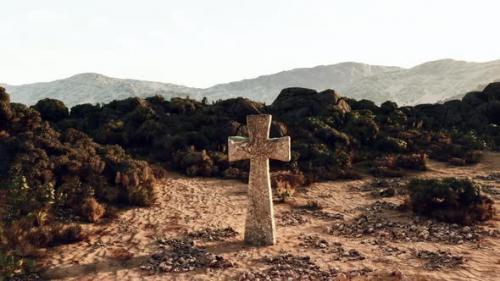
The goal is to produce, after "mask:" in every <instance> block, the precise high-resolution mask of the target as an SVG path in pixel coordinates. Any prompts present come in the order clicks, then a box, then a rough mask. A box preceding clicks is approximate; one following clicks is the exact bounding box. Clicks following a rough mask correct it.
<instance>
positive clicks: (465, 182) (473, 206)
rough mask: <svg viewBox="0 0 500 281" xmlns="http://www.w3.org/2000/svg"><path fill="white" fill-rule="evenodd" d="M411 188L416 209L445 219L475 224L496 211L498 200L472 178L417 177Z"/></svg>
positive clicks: (412, 205)
mask: <svg viewBox="0 0 500 281" xmlns="http://www.w3.org/2000/svg"><path fill="white" fill-rule="evenodd" d="M408 190H409V200H408V204H409V206H410V208H411V209H412V210H413V211H414V212H416V213H419V214H422V215H426V216H428V217H432V218H436V219H438V220H441V221H445V222H450V223H460V224H472V223H475V222H478V221H485V220H488V219H491V218H492V217H493V216H494V214H495V208H494V206H493V205H494V201H493V200H492V199H491V198H489V197H488V196H486V195H484V194H483V193H482V192H481V186H480V185H479V184H477V183H475V182H473V181H472V180H469V179H455V178H444V179H414V180H412V181H411V182H410V183H409V184H408Z"/></svg>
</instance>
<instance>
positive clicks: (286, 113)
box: [270, 88, 351, 120]
mask: <svg viewBox="0 0 500 281" xmlns="http://www.w3.org/2000/svg"><path fill="white" fill-rule="evenodd" d="M270 109H271V111H272V113H274V114H276V115H278V116H280V117H281V118H282V119H285V120H291V119H302V118H304V117H308V116H313V115H314V116H318V115H326V114H327V113H332V112H339V113H341V114H345V113H347V112H350V111H351V107H350V106H349V104H348V103H347V101H346V100H344V99H343V98H342V97H341V96H340V95H339V94H338V93H337V92H335V91H334V90H325V91H323V92H319V93H318V92H317V91H315V90H311V89H306V88H286V89H283V90H282V91H281V93H280V94H279V95H278V97H277V98H276V100H275V101H274V102H273V103H272V104H271V106H270Z"/></svg>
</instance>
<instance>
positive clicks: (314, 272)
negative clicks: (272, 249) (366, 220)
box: [238, 254, 372, 281]
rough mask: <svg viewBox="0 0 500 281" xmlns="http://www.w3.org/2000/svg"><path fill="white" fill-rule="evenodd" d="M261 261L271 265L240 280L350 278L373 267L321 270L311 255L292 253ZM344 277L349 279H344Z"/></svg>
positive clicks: (246, 274)
mask: <svg viewBox="0 0 500 281" xmlns="http://www.w3.org/2000/svg"><path fill="white" fill-rule="evenodd" d="M261 262H263V263H265V264H267V265H270V267H268V268H267V269H265V270H263V271H251V272H243V273H242V274H241V275H240V277H239V279H238V280H240V281H246V280H350V278H352V277H354V276H361V275H366V274H367V273H369V272H372V269H370V268H366V267H365V268H361V269H354V270H351V271H348V272H341V271H339V270H337V269H330V270H321V268H320V267H319V266H318V265H316V264H315V263H314V262H313V261H311V258H310V257H309V256H294V255H291V254H283V255H279V256H275V257H265V258H263V259H262V260H261ZM344 277H346V278H348V279H342V278H344Z"/></svg>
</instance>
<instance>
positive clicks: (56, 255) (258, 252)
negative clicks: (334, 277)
mask: <svg viewBox="0 0 500 281" xmlns="http://www.w3.org/2000/svg"><path fill="white" fill-rule="evenodd" d="M429 167H430V169H429V171H427V172H423V173H418V174H414V175H411V176H410V177H471V178H474V179H475V180H477V181H479V182H481V183H483V184H484V185H486V186H488V187H489V189H490V191H491V190H493V191H494V192H497V193H496V194H493V197H494V199H495V207H496V209H497V210H499V209H500V202H499V198H498V191H500V179H492V178H491V177H490V178H488V177H487V176H488V175H491V174H492V173H500V153H491V152H490V153H487V154H486V155H485V159H484V161H482V162H481V163H480V164H477V165H475V166H468V167H451V166H448V165H447V164H443V163H437V162H432V161H431V162H430V165H429ZM372 180H373V178H371V177H368V176H367V177H365V178H364V179H362V180H346V181H335V182H324V183H316V184H313V185H311V186H309V187H306V188H304V189H300V190H299V191H298V192H296V193H295V200H294V202H291V203H288V204H275V206H274V209H275V215H276V221H277V233H278V243H277V245H274V246H270V247H261V248H254V247H246V246H245V245H244V244H243V242H242V240H243V228H244V223H245V211H246V202H247V201H246V189H247V185H246V184H245V183H242V182H238V181H232V180H221V179H212V178H210V179H207V178H187V177H184V176H181V175H178V174H173V173H171V174H169V175H168V177H167V178H166V179H165V180H163V181H162V182H161V183H160V184H159V192H160V195H159V200H158V202H157V203H156V205H155V206H153V207H150V208H131V209H128V210H125V211H122V212H120V213H119V214H118V215H117V218H115V219H113V220H111V221H109V222H102V223H101V224H97V225H91V224H85V225H84V227H85V228H86V229H87V230H88V231H89V232H90V233H92V234H91V235H90V237H89V238H88V239H87V240H86V241H82V242H80V243H77V244H72V245H63V246H58V247H55V248H51V249H48V250H47V252H46V255H45V257H44V258H43V259H42V260H41V261H40V264H41V265H43V266H44V267H45V268H46V270H45V272H44V274H43V276H44V277H45V278H47V279H54V280H121V281H124V280H238V278H239V276H240V275H241V274H242V272H245V271H250V270H251V271H258V270H263V269H265V268H266V267H267V265H266V264H263V263H262V262H261V261H260V259H262V258H263V257H264V256H276V255H279V254H280V253H285V252H286V253H290V254H293V255H302V256H304V255H307V256H310V257H311V260H312V261H314V262H315V263H316V264H317V265H319V266H320V267H321V268H322V269H325V270H326V269H329V268H337V269H339V270H342V271H350V270H356V269H362V268H370V269H372V270H374V272H375V273H377V272H392V271H400V272H401V273H402V274H403V275H404V276H406V277H407V278H408V280H457V281H458V280H478V281H487V280H499V279H500V237H498V236H495V235H491V236H488V235H487V236H485V237H483V238H481V239H480V240H479V242H478V241H466V242H464V243H461V244H456V243H445V242H429V241H423V242H418V241H416V242H415V241H409V242H408V241H392V240H391V241H389V240H388V241H384V242H385V243H386V244H384V245H383V247H382V246H381V245H377V244H376V243H373V241H374V237H373V236H370V235H360V237H349V236H343V235H339V234H335V233H334V234H331V227H332V225H334V224H336V223H342V222H349V221H350V220H352V219H353V218H355V217H356V216H357V215H359V214H360V212H363V210H366V207H369V206H372V204H374V203H375V202H376V201H386V202H391V203H396V204H399V203H402V202H403V200H404V199H403V198H404V197H403V196H402V195H396V196H394V197H389V198H380V197H374V196H373V195H372V194H371V193H370V192H369V191H365V190H363V188H362V187H363V186H366V185H369V184H370V183H371V182H372ZM311 200H315V201H318V202H319V203H320V204H321V205H322V206H323V207H324V209H323V210H322V211H324V212H327V213H332V214H341V215H343V220H341V219H335V218H333V219H322V218H318V217H316V216H313V215H308V214H302V216H301V218H303V219H304V221H299V223H298V224H296V225H284V224H286V223H285V221H284V219H283V216H285V217H286V215H287V214H290V213H289V212H290V211H292V209H293V207H292V206H294V205H300V204H304V203H306V202H308V201H311ZM295 210H297V209H295ZM497 212H498V211H497ZM381 214H382V215H383V216H387V217H388V218H389V217H391V218H397V219H398V220H402V221H405V220H406V221H409V220H410V219H411V218H412V217H413V215H412V213H411V212H409V211H406V212H401V211H396V210H383V212H382V213H381ZM288 224H290V223H288ZM291 224H293V220H292V223H291ZM499 225H500V223H499V217H498V214H497V215H496V217H495V218H494V219H493V220H491V221H489V222H487V223H484V224H482V225H481V227H483V228H484V229H486V230H490V231H492V230H495V229H496V230H498V229H499ZM226 227H232V228H233V229H234V230H236V231H237V232H238V233H239V234H238V235H237V236H235V237H230V238H228V239H225V240H223V241H212V242H203V241H196V246H199V247H203V248H205V249H207V250H208V251H210V252H212V253H214V254H216V255H221V256H223V257H224V258H225V259H227V260H228V261H230V262H232V263H233V264H234V266H233V267H230V268H225V269H210V270H207V269H202V270H195V271H191V272H187V273H170V272H168V273H155V274H152V273H151V272H150V271H147V270H143V269H141V265H144V264H145V263H147V261H148V260H149V259H150V257H151V255H152V254H153V253H156V252H158V251H160V250H161V249H160V248H161V247H160V246H161V244H160V243H158V241H159V240H160V241H161V239H171V238H181V237H183V236H184V235H185V234H186V233H187V232H190V231H195V230H200V229H203V228H214V229H217V228H226ZM329 232H330V233H329ZM308 235H309V236H311V237H316V236H317V238H313V239H324V240H325V241H327V242H328V245H330V246H329V247H327V249H326V251H325V249H321V247H319V248H316V247H306V246H304V245H303V244H302V243H304V240H303V239H302V238H303V237H304V236H308ZM301 237H302V238H301ZM335 243H340V244H335ZM331 245H341V247H343V248H345V249H347V250H350V249H354V250H357V252H358V253H359V254H360V255H361V256H363V257H364V259H356V258H353V259H350V258H340V259H339V258H338V255H337V256H336V255H334V254H332V252H331V250H330V248H332V247H331ZM387 249H393V251H392V252H391V251H389V252H388V251H387ZM418 250H430V251H437V250H444V251H449V252H450V253H451V254H453V255H457V256H463V259H464V263H463V264H462V265H458V266H456V267H453V268H446V267H445V268H440V269H437V270H429V269H428V268H426V267H425V260H423V259H419V258H417V257H416V256H415V255H414V254H413V253H414V252H415V251H418ZM355 256H356V255H355ZM419 278H423V279H419ZM356 280H357V279H356ZM388 280H390V279H388Z"/></svg>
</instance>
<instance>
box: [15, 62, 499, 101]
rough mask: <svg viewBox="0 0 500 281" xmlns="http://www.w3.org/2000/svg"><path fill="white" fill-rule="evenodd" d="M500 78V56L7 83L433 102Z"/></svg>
mask: <svg viewBox="0 0 500 281" xmlns="http://www.w3.org/2000/svg"><path fill="white" fill-rule="evenodd" d="M499 79H500V60H497V61H491V62H485V63H474V62H465V61H455V60H450V59H448V60H439V61H432V62H427V63H424V64H421V65H418V66H415V67H413V68H409V69H403V68H398V67H390V66H374V65H367V64H361V63H352V62H346V63H339V64H334V65H322V66H316V67H313V68H300V69H293V70H289V71H283V72H279V73H275V74H271V75H264V76H259V77H257V78H254V79H246V80H242V81H236V82H231V83H225V84H218V85H215V86H213V87H210V88H206V89H198V88H191V87H185V86H179V85H175V84H167V83H159V82H150V81H139V80H129V79H117V78H110V77H106V76H103V75H100V74H94V73H85V74H79V75H75V76H72V77H69V78H67V79H62V80H56V81H52V82H46V83H35V84H27V85H21V86H11V85H5V88H6V89H7V91H8V92H9V93H11V94H12V100H13V101H15V102H21V103H24V104H29V105H31V104H35V103H36V102H37V101H38V100H40V99H43V98H47V97H50V98H55V99H59V100H61V101H63V102H64V103H65V104H66V105H69V106H73V105H76V104H82V103H107V102H110V101H112V100H119V99H124V98H127V97H148V96H154V95H160V96H162V97H164V98H167V99H169V98H171V97H185V96H188V95H189V96H190V97H192V98H196V99H201V98H203V97H207V98H208V99H209V100H218V99H228V98H233V97H245V98H249V99H251V100H255V101H260V102H265V103H267V104H270V103H271V102H272V101H273V100H274V99H275V98H276V97H277V96H278V94H279V93H280V91H281V90H282V89H284V88H288V87H304V88H310V89H315V90H318V91H319V90H324V89H335V90H336V91H338V92H340V93H342V95H343V96H346V97H352V98H356V99H369V100H372V101H374V102H376V103H382V102H384V101H386V100H392V101H395V102H397V103H398V104H400V105H414V104H419V103H435V102H440V101H444V100H449V99H452V98H460V97H462V96H463V95H464V94H465V93H467V92H469V91H471V90H476V89H477V90H482V89H483V87H482V86H484V85H487V84H489V83H490V82H493V81H498V80H499Z"/></svg>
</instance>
